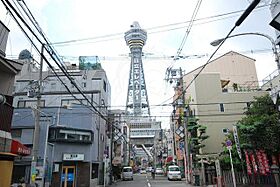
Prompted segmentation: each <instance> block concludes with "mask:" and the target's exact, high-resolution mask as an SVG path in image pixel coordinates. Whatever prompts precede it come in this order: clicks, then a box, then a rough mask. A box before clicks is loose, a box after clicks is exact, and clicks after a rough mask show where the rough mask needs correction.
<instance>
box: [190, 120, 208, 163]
mask: <svg viewBox="0 0 280 187" xmlns="http://www.w3.org/2000/svg"><path fill="white" fill-rule="evenodd" d="M187 129H188V132H189V133H190V137H189V145H190V151H191V152H192V153H193V155H194V160H196V155H197V154H199V150H200V149H201V148H203V147H205V145H204V144H203V141H204V140H206V139H207V138H209V136H208V135H205V133H206V126H203V125H200V124H199V123H198V119H197V118H195V117H189V119H188V128H187Z"/></svg>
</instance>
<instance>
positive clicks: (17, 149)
mask: <svg viewBox="0 0 280 187" xmlns="http://www.w3.org/2000/svg"><path fill="white" fill-rule="evenodd" d="M11 153H14V154H17V155H30V154H31V150H30V149H29V148H28V147H26V146H24V145H23V144H21V143H20V142H18V141H16V140H12V146H11Z"/></svg>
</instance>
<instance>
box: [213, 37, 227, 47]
mask: <svg viewBox="0 0 280 187" xmlns="http://www.w3.org/2000/svg"><path fill="white" fill-rule="evenodd" d="M223 40H224V38H221V39H217V40H214V41H212V42H211V43H210V45H212V46H218V45H219V44H220V43H221V42H222V41H223Z"/></svg>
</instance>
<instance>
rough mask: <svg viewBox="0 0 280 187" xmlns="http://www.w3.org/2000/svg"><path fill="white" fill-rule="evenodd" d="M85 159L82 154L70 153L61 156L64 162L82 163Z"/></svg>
mask: <svg viewBox="0 0 280 187" xmlns="http://www.w3.org/2000/svg"><path fill="white" fill-rule="evenodd" d="M84 159H85V155H84V154H76V153H74V154H71V153H65V154H63V160H65V161H83V160H84Z"/></svg>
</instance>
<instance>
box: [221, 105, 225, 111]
mask: <svg viewBox="0 0 280 187" xmlns="http://www.w3.org/2000/svg"><path fill="white" fill-rule="evenodd" d="M220 112H225V108H224V104H223V103H220Z"/></svg>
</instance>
